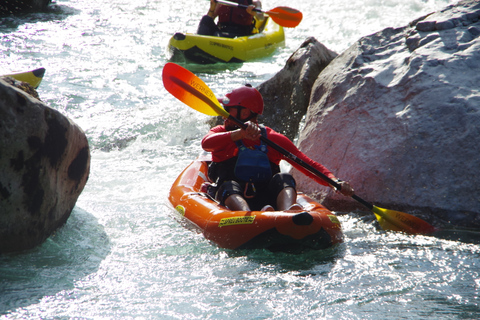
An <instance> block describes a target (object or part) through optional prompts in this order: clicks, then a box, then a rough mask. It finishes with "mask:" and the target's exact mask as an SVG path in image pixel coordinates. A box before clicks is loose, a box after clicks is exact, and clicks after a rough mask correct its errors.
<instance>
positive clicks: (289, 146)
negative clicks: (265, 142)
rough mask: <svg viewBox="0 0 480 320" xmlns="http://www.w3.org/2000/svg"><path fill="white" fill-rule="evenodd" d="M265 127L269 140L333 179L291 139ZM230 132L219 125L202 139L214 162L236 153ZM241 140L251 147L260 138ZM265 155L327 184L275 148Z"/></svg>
mask: <svg viewBox="0 0 480 320" xmlns="http://www.w3.org/2000/svg"><path fill="white" fill-rule="evenodd" d="M265 129H266V131H267V138H268V139H269V140H271V141H272V142H274V143H275V144H278V145H279V146H281V147H282V148H284V149H285V150H287V151H288V152H290V153H292V154H293V155H295V156H296V157H297V158H299V159H301V160H302V161H304V162H305V163H307V164H309V165H311V166H312V167H314V168H315V169H317V170H318V171H320V172H322V173H323V174H324V175H326V176H327V177H329V178H330V179H333V180H335V176H334V175H333V173H331V172H330V171H329V170H328V169H327V168H325V167H324V166H323V165H321V164H320V163H317V162H315V161H313V160H312V159H310V158H309V157H307V156H306V155H305V154H304V153H302V152H301V151H300V150H298V148H297V147H296V146H295V145H294V144H293V142H292V141H290V139H288V138H287V137H285V136H284V135H283V134H280V133H278V132H276V131H274V130H273V129H271V128H269V127H265ZM230 134H231V132H230V131H227V130H226V129H225V126H223V125H220V126H216V127H214V128H212V129H211V130H210V131H209V132H208V133H207V134H206V135H205V137H204V138H203V139H202V148H203V149H204V150H205V151H207V152H211V153H212V160H213V161H214V162H222V161H225V160H228V159H230V158H232V157H235V156H236V155H237V153H238V148H237V145H236V144H235V142H234V141H233V140H232V139H231V137H230ZM242 142H243V144H244V145H245V146H246V147H253V146H254V145H260V139H259V140H257V141H252V140H245V139H244V140H242ZM267 155H268V158H269V159H270V161H271V162H273V163H275V164H277V165H278V164H279V163H280V160H285V161H287V162H288V163H290V164H291V165H292V166H293V167H295V168H296V169H297V170H299V171H301V172H303V173H304V174H305V175H307V176H308V177H310V178H312V179H314V180H315V181H316V182H318V183H320V184H322V185H324V186H328V183H326V182H325V181H324V180H322V179H321V178H320V177H317V176H316V175H314V174H312V173H311V172H310V171H308V170H307V169H305V168H303V167H302V166H300V165H299V164H298V163H296V162H295V161H293V160H291V159H289V158H287V157H285V156H284V155H283V154H281V153H280V152H278V151H277V150H275V149H272V148H271V147H268V152H267Z"/></svg>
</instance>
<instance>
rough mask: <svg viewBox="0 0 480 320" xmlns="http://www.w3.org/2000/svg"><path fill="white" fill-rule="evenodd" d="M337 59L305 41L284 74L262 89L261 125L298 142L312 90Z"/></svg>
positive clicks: (321, 46) (319, 44)
mask: <svg viewBox="0 0 480 320" xmlns="http://www.w3.org/2000/svg"><path fill="white" fill-rule="evenodd" d="M336 56H337V54H336V53H335V52H333V51H331V50H329V49H327V48H326V47H325V46H324V45H323V44H321V43H320V42H318V41H317V40H316V39H315V38H308V39H307V40H305V42H304V43H303V44H302V45H301V46H300V48H299V49H298V50H297V51H295V52H294V53H293V54H292V55H291V56H290V58H289V59H288V60H287V63H286V64H285V67H284V68H283V69H282V70H280V71H279V72H278V73H277V74H276V75H275V76H274V77H272V78H271V79H270V80H268V81H265V82H264V83H262V84H261V85H260V86H258V88H257V89H258V91H260V93H261V94H262V96H263V100H264V103H265V111H264V113H263V115H262V118H261V122H262V123H265V124H267V125H268V126H269V127H271V128H273V129H275V130H276V131H278V132H281V133H283V134H285V135H286V136H287V137H289V138H290V139H293V138H295V136H296V135H297V133H298V127H299V123H300V120H301V119H302V117H303V116H304V115H305V113H306V112H307V109H308V103H309V100H310V93H311V90H312V86H313V84H314V83H315V80H316V79H317V76H318V74H319V73H320V72H321V71H322V70H323V69H324V68H325V67H326V66H327V65H328V64H329V63H330V62H331V61H332V60H333V59H334V58H335V57H336ZM279 88H281V89H280V90H279Z"/></svg>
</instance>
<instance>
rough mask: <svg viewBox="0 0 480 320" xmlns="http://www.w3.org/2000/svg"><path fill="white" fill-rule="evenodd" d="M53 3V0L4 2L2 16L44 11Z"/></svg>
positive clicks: (1, 8) (6, 0) (1, 6)
mask: <svg viewBox="0 0 480 320" xmlns="http://www.w3.org/2000/svg"><path fill="white" fill-rule="evenodd" d="M51 2H52V1H51V0H2V3H0V16H6V15H11V14H18V13H28V12H39V11H43V10H45V9H46V8H47V6H48V5H49V4H50V3H51Z"/></svg>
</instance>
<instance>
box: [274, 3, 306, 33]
mask: <svg viewBox="0 0 480 320" xmlns="http://www.w3.org/2000/svg"><path fill="white" fill-rule="evenodd" d="M265 13H267V14H268V15H269V16H270V18H271V19H272V20H273V21H275V22H276V23H277V24H278V25H281V26H282V27H287V28H295V27H296V26H298V25H299V24H300V22H301V21H302V18H303V14H302V13H301V12H300V11H298V10H297V9H293V8H289V7H276V8H273V9H272V10H269V11H267V12H265Z"/></svg>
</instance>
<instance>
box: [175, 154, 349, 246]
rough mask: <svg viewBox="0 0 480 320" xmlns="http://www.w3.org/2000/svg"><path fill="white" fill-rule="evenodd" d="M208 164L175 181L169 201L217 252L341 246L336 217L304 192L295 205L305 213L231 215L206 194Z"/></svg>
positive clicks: (195, 165) (200, 162)
mask: <svg viewBox="0 0 480 320" xmlns="http://www.w3.org/2000/svg"><path fill="white" fill-rule="evenodd" d="M210 161H211V157H210V156H209V155H204V156H200V157H199V158H197V159H196V160H195V161H193V162H192V163H191V164H190V165H189V166H188V167H187V168H186V169H185V170H184V171H183V172H182V173H181V174H180V176H179V177H178V178H177V179H176V181H175V182H174V184H173V186H172V188H171V189H170V194H169V200H170V203H171V204H172V205H173V207H174V208H175V210H176V212H178V213H179V214H180V216H181V217H183V218H184V219H186V220H187V221H188V222H190V223H191V224H193V225H194V226H195V227H196V228H198V229H199V230H200V231H201V232H202V233H203V235H204V236H205V238H206V239H208V240H210V241H211V242H213V243H215V244H216V245H218V246H219V247H221V248H226V249H257V248H266V249H269V250H272V251H290V252H291V251H302V250H304V249H326V248H328V247H331V246H332V245H334V244H336V243H339V242H341V241H342V229H341V226H340V222H339V220H338V218H337V217H336V216H335V215H334V214H333V213H332V212H330V211H329V210H328V209H326V208H325V207H323V206H322V205H320V204H319V203H318V202H316V201H314V200H313V199H311V198H310V197H308V196H306V195H305V194H302V193H299V194H298V199H297V203H299V204H301V205H302V206H303V208H304V210H296V211H294V210H290V211H231V210H229V209H228V208H226V207H224V206H221V205H220V204H219V203H218V202H217V201H215V200H214V199H213V198H211V197H210V196H209V195H208V194H207V193H205V192H202V189H204V188H202V186H204V185H205V183H208V182H209V180H208V178H207V171H208V164H209V163H210Z"/></svg>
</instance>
